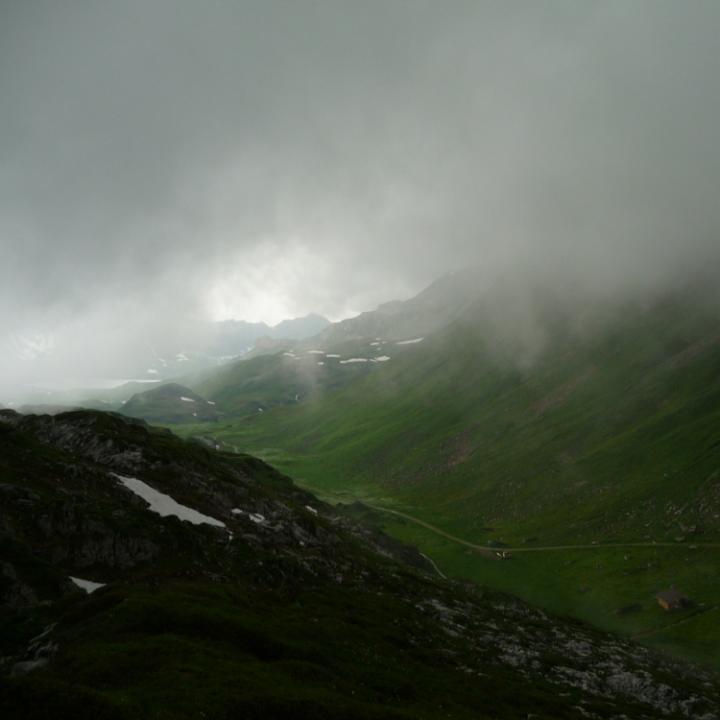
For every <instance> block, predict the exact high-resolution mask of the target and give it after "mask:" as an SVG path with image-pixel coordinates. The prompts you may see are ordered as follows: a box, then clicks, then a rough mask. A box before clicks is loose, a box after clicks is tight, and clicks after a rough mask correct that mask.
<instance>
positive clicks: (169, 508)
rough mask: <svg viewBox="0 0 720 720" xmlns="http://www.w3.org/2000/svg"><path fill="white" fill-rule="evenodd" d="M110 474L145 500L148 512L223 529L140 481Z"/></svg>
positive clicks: (219, 521) (218, 522)
mask: <svg viewBox="0 0 720 720" xmlns="http://www.w3.org/2000/svg"><path fill="white" fill-rule="evenodd" d="M110 474H111V475H113V476H114V477H116V478H117V479H118V480H119V481H120V482H121V483H122V484H123V485H124V486H125V487H126V488H127V489H128V490H130V491H131V492H133V493H135V495H138V496H139V497H141V498H142V499H143V500H145V502H146V503H148V505H149V508H148V510H151V511H152V512H154V513H157V514H158V515H160V516H162V517H167V516H169V515H172V516H174V517H176V518H180V520H187V522H190V523H192V524H193V525H215V526H216V527H225V523H224V522H222V521H221V520H216V519H215V518H212V517H209V516H208V515H203V514H202V513H200V512H198V511H197V510H193V509H192V508H189V507H186V506H185V505H181V504H180V503H178V502H175V500H173V499H172V498H171V497H170V496H169V495H165V494H164V493H161V492H159V491H157V490H155V488H152V487H150V486H149V485H146V484H145V483H144V482H143V481H142V480H138V479H137V478H132V477H125V476H124V475H118V474H117V473H110Z"/></svg>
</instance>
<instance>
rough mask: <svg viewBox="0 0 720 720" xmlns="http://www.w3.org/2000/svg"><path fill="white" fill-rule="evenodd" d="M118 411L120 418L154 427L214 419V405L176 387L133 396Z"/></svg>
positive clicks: (185, 389) (174, 384) (171, 384)
mask: <svg viewBox="0 0 720 720" xmlns="http://www.w3.org/2000/svg"><path fill="white" fill-rule="evenodd" d="M120 409H121V412H122V414H123V415H127V416H128V417H135V418H142V419H143V420H147V421H148V422H155V423H183V422H185V423H187V422H213V421H215V420H217V418H218V414H217V412H216V410H215V403H214V402H212V401H211V400H205V398H203V397H201V396H200V395H198V394H197V393H195V392H193V391H192V390H190V389H189V388H186V387H184V386H183V385H178V384H177V383H168V384H167V385H161V386H160V387H156V388H153V389H152V390H148V391H146V392H142V393H136V394H135V395H133V396H132V397H131V398H130V399H129V400H128V401H127V402H126V403H123V404H122V405H121V408H120Z"/></svg>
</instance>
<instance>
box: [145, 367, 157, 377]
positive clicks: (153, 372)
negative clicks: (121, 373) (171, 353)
mask: <svg viewBox="0 0 720 720" xmlns="http://www.w3.org/2000/svg"><path fill="white" fill-rule="evenodd" d="M147 371H148V373H149V374H150V375H157V374H158V371H157V370H156V369H155V368H148V369H147Z"/></svg>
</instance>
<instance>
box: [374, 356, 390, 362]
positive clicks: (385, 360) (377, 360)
mask: <svg viewBox="0 0 720 720" xmlns="http://www.w3.org/2000/svg"><path fill="white" fill-rule="evenodd" d="M373 359H374V360H375V362H387V361H388V360H389V359H390V357H389V356H388V355H380V356H379V357H376V358H373Z"/></svg>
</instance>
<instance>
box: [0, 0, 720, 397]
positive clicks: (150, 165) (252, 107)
mask: <svg viewBox="0 0 720 720" xmlns="http://www.w3.org/2000/svg"><path fill="white" fill-rule="evenodd" d="M719 26H720V5H718V3H717V2H714V1H708V2H702V1H701V0H694V1H693V2H689V3H680V2H672V1H670V0H668V1H663V0H647V1H641V0H637V1H636V2H628V0H617V1H613V0H606V1H603V2H600V1H596V2H592V1H591V2H582V3H579V2H576V1H575V0H569V1H567V2H565V1H563V0H544V1H537V0H532V1H529V2H521V1H519V0H518V1H515V2H507V1H506V0H498V1H496V2H492V1H486V2H483V1H481V0H472V1H470V2H461V1H460V0H453V1H450V2H438V1H437V0H435V1H433V2H424V1H423V0H390V1H387V0H383V1H382V2H373V1H371V0H363V1H362V2H344V1H342V0H329V1H327V2H323V1H321V0H288V1H286V2H282V1H280V0H274V1H273V0H262V1H258V2H249V1H240V0H238V1H234V2H231V1H229V0H228V1H227V2H220V1H219V0H206V1H204V2H190V1H189V0H141V1H140V0H124V1H123V2H119V1H118V2H80V1H77V2H75V1H73V0H64V2H54V1H50V0H49V1H47V2H43V1H42V0H31V1H29V2H28V1H26V0H8V1H7V2H4V3H2V5H1V6H0V98H1V99H2V107H1V109H0V346H2V348H4V349H3V353H2V357H3V359H2V361H0V375H2V376H3V378H4V381H5V383H6V384H7V383H9V382H15V383H17V382H27V381H31V380H32V378H33V372H36V371H33V370H32V368H30V369H28V368H29V367H30V366H31V365H32V363H31V360H32V358H34V357H35V356H38V355H48V356H51V355H55V357H56V358H60V359H59V360H58V361H57V362H58V363H59V365H57V367H56V368H55V371H56V372H57V371H58V370H57V368H58V367H65V366H67V365H69V364H70V365H74V366H75V367H76V368H78V367H79V368H81V369H82V371H83V372H90V368H91V367H95V368H97V366H98V363H101V364H102V363H105V364H106V365H107V366H108V368H110V365H111V363H110V361H111V359H112V358H114V357H117V356H118V355H119V354H122V353H123V352H124V351H128V348H131V347H134V344H135V343H137V342H141V341H143V342H144V341H145V339H146V338H148V337H152V336H153V334H157V333H163V332H168V328H172V330H173V332H181V331H182V329H183V328H184V327H185V325H186V324H187V323H189V322H190V321H191V320H192V319H198V318H214V319H220V318H223V317H237V318H243V319H249V320H261V319H262V320H268V321H277V320H279V319H281V318H282V317H285V316H291V315H301V314H304V313H307V312H319V313H324V314H326V315H328V316H330V317H331V318H333V319H338V318H340V317H343V316H345V315H347V314H350V313H353V312H358V311H360V310H366V309H371V308H372V307H374V306H375V305H376V304H377V303H379V302H382V301H385V300H389V299H392V298H397V297H399V298H402V297H407V296H409V295H410V294H412V293H413V292H415V291H417V290H419V289H421V288H422V287H423V286H424V285H425V284H426V283H428V282H429V281H431V280H432V279H433V278H434V277H436V276H437V275H439V274H441V273H443V272H445V271H448V270H452V269H455V268H459V267H465V266H467V265H471V264H472V265H479V266H482V267H484V268H486V271H487V273H488V275H489V276H490V275H492V274H493V273H495V272H507V271H508V269H512V270H513V271H515V272H517V273H519V274H526V275H528V277H537V278H549V279H552V280H553V281H555V280H556V279H557V278H558V277H568V278H571V279H572V280H573V281H575V282H579V283H582V284H583V285H586V286H589V287H591V288H593V289H594V290H596V291H597V292H598V293H600V294H602V293H607V294H613V293H616V292H619V291H622V290H624V289H627V288H637V287H643V288H646V287H647V288H657V287H661V286H663V285H664V284H667V283H670V282H673V281H674V280H675V279H677V278H678V277H679V276H684V275H687V274H690V273H692V272H694V271H695V270H696V269H697V268H700V267H705V268H707V267H708V266H710V264H712V263H717V261H718V246H720V242H719V241H718V228H719V227H720V203H718V200H717V188H718V187H720V143H718V127H720V91H719V89H718V87H719V86H718V83H717V77H718V74H719V73H720V52H719V51H718V44H717V28H718V27H719ZM110 371H111V369H108V372H110Z"/></svg>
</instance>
